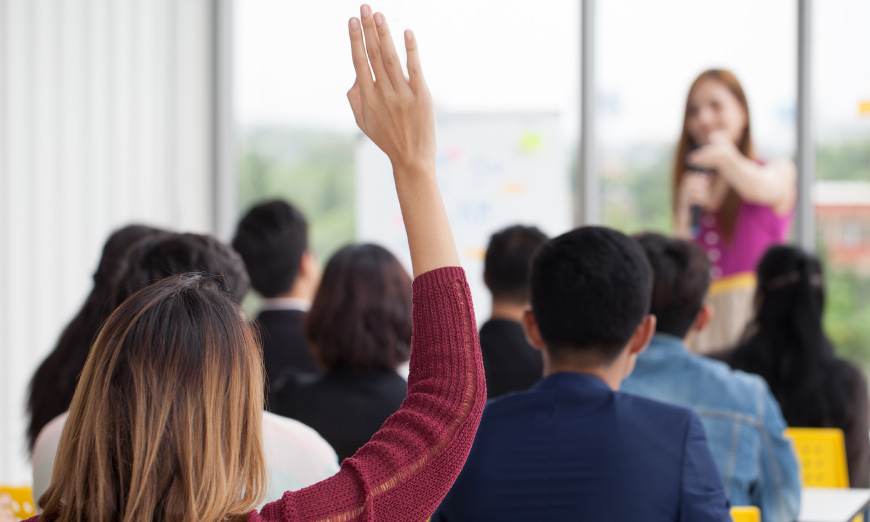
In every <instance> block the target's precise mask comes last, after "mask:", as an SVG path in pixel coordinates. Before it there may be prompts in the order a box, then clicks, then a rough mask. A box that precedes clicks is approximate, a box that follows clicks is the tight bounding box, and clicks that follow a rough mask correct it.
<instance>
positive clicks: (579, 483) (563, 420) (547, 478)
mask: <svg viewBox="0 0 870 522" xmlns="http://www.w3.org/2000/svg"><path fill="white" fill-rule="evenodd" d="M651 291H652V271H651V269H650V266H649V263H648V261H647V259H646V256H645V255H644V253H643V250H642V249H641V248H640V246H639V245H638V244H637V243H635V242H634V241H632V240H631V239H629V238H628V237H626V236H624V235H623V234H621V233H619V232H616V231H613V230H609V229H606V228H600V227H587V228H580V229H577V230H574V231H571V232H568V233H567V234H564V235H562V236H560V237H557V238H555V239H553V240H551V241H549V242H548V243H547V244H546V245H545V246H544V247H543V248H542V249H541V251H540V252H539V254H538V256H537V257H536V259H535V262H534V265H533V268H532V274H531V296H532V297H531V302H532V310H531V311H529V312H527V313H526V315H525V317H524V320H523V326H524V328H525V330H526V334H527V336H528V337H529V341H530V342H531V343H532V345H533V346H535V347H537V348H539V349H541V350H542V351H543V355H544V379H543V380H541V381H540V382H539V383H538V384H536V385H535V386H533V387H532V388H531V389H529V390H527V391H523V392H516V393H512V394H508V395H505V396H503V397H500V398H498V399H494V400H492V401H489V402H488V403H487V406H486V409H485V410H484V413H483V419H482V421H481V423H480V428H479V430H478V432H477V436H476V438H475V441H474V446H473V448H472V450H471V453H470V454H469V456H468V460H467V462H466V464H465V467H464V469H463V470H462V473H461V474H460V475H459V478H458V479H457V481H456V483H455V484H454V485H453V488H452V489H451V490H450V492H449V493H448V495H447V497H446V498H445V499H444V501H443V503H442V504H441V506H440V507H439V508H438V511H437V512H436V513H435V514H434V515H433V522H435V521H450V522H452V521H457V520H473V521H486V520H493V521H500V522H504V521H510V520H517V521H519V520H522V521H527V520H536V521H551V520H552V521H566V520H583V521H589V522H595V521H601V522H622V521H644V522H658V521H687V522H688V521H691V522H706V521H716V522H725V521H729V520H731V519H730V515H729V512H728V502H727V500H726V499H725V493H724V490H723V487H722V482H721V479H720V477H719V473H718V471H717V468H716V464H715V463H714V461H713V456H712V455H711V453H710V449H709V447H708V446H707V440H706V438H705V436H704V429H703V428H702V426H701V423H700V421H699V420H698V417H697V415H696V414H695V413H693V412H692V411H691V410H688V409H685V408H681V407H677V406H671V405H666V404H664V403H660V402H656V401H653V400H649V399H644V398H640V397H635V396H631V395H627V394H622V393H620V392H619V391H618V390H619V385H620V383H621V382H622V380H623V379H624V378H625V377H627V376H628V375H629V374H630V373H631V370H632V369H633V367H634V362H635V360H636V358H637V355H638V354H639V353H640V352H642V351H643V350H644V348H645V347H646V345H647V344H648V343H649V340H650V337H652V335H653V332H654V331H655V317H653V316H650V315H648V310H649V304H650V295H651Z"/></svg>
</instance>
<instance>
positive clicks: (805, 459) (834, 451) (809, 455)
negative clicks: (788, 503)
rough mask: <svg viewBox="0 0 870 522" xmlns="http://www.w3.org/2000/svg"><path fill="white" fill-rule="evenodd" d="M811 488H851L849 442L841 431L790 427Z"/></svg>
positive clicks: (786, 431)
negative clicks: (847, 448)
mask: <svg viewBox="0 0 870 522" xmlns="http://www.w3.org/2000/svg"><path fill="white" fill-rule="evenodd" d="M785 434H786V436H787V437H791V439H792V440H793V441H794V448H795V451H796V452H797V458H798V461H800V464H801V469H802V470H803V478H804V486H805V487H809V488H848V487H849V469H848V467H847V465H846V440H845V439H844V438H843V431H842V430H840V429H837V428H788V429H787V430H785Z"/></svg>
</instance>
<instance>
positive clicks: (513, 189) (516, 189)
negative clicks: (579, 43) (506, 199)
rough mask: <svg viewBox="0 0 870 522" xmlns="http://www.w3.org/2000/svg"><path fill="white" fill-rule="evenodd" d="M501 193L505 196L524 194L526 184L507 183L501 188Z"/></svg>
mask: <svg viewBox="0 0 870 522" xmlns="http://www.w3.org/2000/svg"><path fill="white" fill-rule="evenodd" d="M501 191H502V192H503V193H505V194H524V193H525V192H526V184H525V183H505V184H504V185H502V186H501Z"/></svg>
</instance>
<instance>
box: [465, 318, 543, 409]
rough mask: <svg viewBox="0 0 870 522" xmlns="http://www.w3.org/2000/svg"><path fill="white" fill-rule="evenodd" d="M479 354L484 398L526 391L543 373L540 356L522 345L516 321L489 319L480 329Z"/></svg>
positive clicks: (525, 343) (535, 351)
mask: <svg viewBox="0 0 870 522" xmlns="http://www.w3.org/2000/svg"><path fill="white" fill-rule="evenodd" d="M480 350H481V353H482V354H483V368H484V370H485V371H486V397H487V398H488V399H492V398H495V397H498V396H499V395H504V394H505V393H509V392H513V391H522V390H528V389H529V388H531V387H532V385H534V384H535V383H536V382H538V381H539V380H540V379H541V377H542V375H543V373H544V360H543V357H542V356H541V352H539V351H538V350H535V349H534V348H532V346H531V345H530V344H529V343H528V341H526V334H525V333H524V332H523V327H522V325H521V324H520V323H518V322H516V321H509V320H506V319H490V320H489V321H487V322H486V323H484V325H483V328H481V329H480Z"/></svg>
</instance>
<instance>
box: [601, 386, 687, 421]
mask: <svg viewBox="0 0 870 522" xmlns="http://www.w3.org/2000/svg"><path fill="white" fill-rule="evenodd" d="M614 397H615V399H616V403H617V407H618V408H619V409H620V410H621V412H622V413H623V415H637V416H638V417H643V418H645V419H648V418H651V417H652V418H657V419H659V421H660V422H662V421H664V422H667V421H683V422H687V421H688V420H689V419H690V418H691V417H692V415H694V413H693V412H692V410H690V409H689V408H686V407H683V406H678V405H676V404H670V403H667V402H661V401H657V400H655V399H649V398H647V397H641V396H638V395H632V394H630V393H625V392H617V393H615V394H614Z"/></svg>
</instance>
